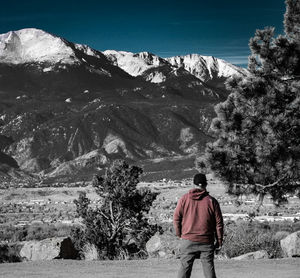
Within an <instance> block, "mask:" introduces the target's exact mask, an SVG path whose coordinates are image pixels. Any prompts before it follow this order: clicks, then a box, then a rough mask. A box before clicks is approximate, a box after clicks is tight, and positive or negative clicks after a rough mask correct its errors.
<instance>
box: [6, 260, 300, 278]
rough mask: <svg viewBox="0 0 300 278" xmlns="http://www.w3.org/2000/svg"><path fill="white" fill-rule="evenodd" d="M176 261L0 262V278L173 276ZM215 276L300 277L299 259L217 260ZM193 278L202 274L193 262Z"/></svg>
mask: <svg viewBox="0 0 300 278" xmlns="http://www.w3.org/2000/svg"><path fill="white" fill-rule="evenodd" d="M177 269H178V261H176V260H158V259H149V260H144V261H143V260H141V261H96V262H85V261H74V260H56V261H49V262H26V263H13V264H0V277H1V278H2V277H5V278H31V277H32V278H37V277H38V278H50V277H51V278H62V277H68V278H96V277H97V278H100V277H101V278H106V277H107V278H118V277H123V278H125V277H126V278H140V277H141V278H160V277H162V278H171V277H172V278H173V277H176V272H177ZM216 271H217V276H218V278H299V277H300V258H298V259H296V258H295V259H278V260H257V261H233V260H231V261H230V260H228V261H216ZM192 277H193V278H196V277H203V274H202V269H201V264H200V262H199V261H196V263H195V265H194V270H193V274H192Z"/></svg>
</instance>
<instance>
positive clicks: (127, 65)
mask: <svg viewBox="0 0 300 278" xmlns="http://www.w3.org/2000/svg"><path fill="white" fill-rule="evenodd" d="M103 54H105V55H106V57H107V58H108V59H109V60H111V61H112V62H113V64H114V65H116V66H118V67H120V68H121V69H123V70H124V71H126V72H128V73H129V74H130V75H132V76H138V75H141V74H143V73H144V72H145V71H146V70H148V69H151V68H155V67H159V66H162V65H165V64H167V62H166V61H165V60H164V59H162V58H160V57H158V56H156V55H154V54H152V53H149V52H140V53H132V52H126V51H115V50H106V51H104V52H103Z"/></svg>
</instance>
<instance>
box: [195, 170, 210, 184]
mask: <svg viewBox="0 0 300 278" xmlns="http://www.w3.org/2000/svg"><path fill="white" fill-rule="evenodd" d="M194 184H195V185H198V186H202V187H206V186H207V179H206V176H205V175H204V174H201V173H200V174H196V175H195V176H194Z"/></svg>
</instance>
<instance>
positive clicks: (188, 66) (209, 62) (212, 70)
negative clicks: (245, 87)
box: [166, 54, 247, 81]
mask: <svg viewBox="0 0 300 278" xmlns="http://www.w3.org/2000/svg"><path fill="white" fill-rule="evenodd" d="M166 61H168V62H169V63H170V64H172V65H173V66H177V67H183V68H184V69H185V70H187V71H189V72H190V73H192V74H193V75H195V76H196V77H197V78H199V79H200V80H201V81H208V80H209V79H212V78H214V77H216V76H217V77H226V78H227V77H230V76H233V75H235V74H240V75H246V74H247V71H246V70H245V69H243V68H240V67H237V66H234V65H232V64H230V63H228V62H226V61H224V60H222V59H218V58H215V57H213V56H202V55H199V54H189V55H185V56H175V57H170V58H166Z"/></svg>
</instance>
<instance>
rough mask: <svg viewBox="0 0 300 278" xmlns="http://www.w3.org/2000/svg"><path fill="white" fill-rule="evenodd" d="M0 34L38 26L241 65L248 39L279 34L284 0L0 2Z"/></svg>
mask: <svg viewBox="0 0 300 278" xmlns="http://www.w3.org/2000/svg"><path fill="white" fill-rule="evenodd" d="M0 4H1V6H0V33H6V32H8V31H11V30H18V29H22V28H29V27H34V28H40V29H43V30H45V31H48V32H51V33H53V34H56V35H58V36H61V37H64V38H66V39H67V40H69V41H72V42H76V43H83V44H87V45H89V46H91V47H93V48H95V49H98V50H106V49H115V50H125V51H131V52H140V51H149V52H152V53H155V54H157V55H159V56H162V57H170V56H175V55H184V54H190V53H199V54H202V55H212V56H215V57H218V58H222V59H224V60H227V61H229V62H231V63H234V64H236V65H240V66H246V64H247V56H248V55H249V53H250V52H249V48H248V42H249V38H250V37H252V36H253V35H254V32H255V30H256V29H262V28H264V27H265V26H274V27H275V28H276V33H277V34H279V33H283V23H282V21H283V14H284V12H285V4H284V0H252V1H250V0H210V1H208V0H198V1H191V0H181V1H177V0H173V1H169V0H166V1H164V0H160V1H157V0H151V1H124V0H123V1H119V0H115V1H112V0H110V1H109V0H108V1H101V0H98V1H96V0H81V1H75V0H73V1H69V0H60V1H57V0H52V1H49V0H38V1H37V0H27V1H24V0H23V1H20V0H15V1H9V0H7V1H1V2H0Z"/></svg>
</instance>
